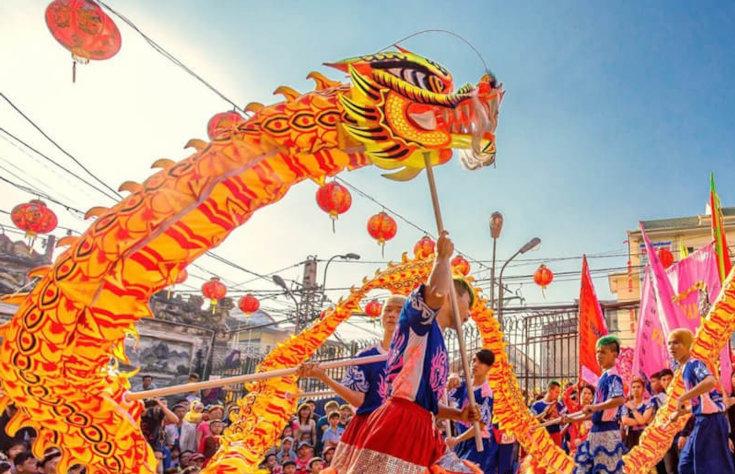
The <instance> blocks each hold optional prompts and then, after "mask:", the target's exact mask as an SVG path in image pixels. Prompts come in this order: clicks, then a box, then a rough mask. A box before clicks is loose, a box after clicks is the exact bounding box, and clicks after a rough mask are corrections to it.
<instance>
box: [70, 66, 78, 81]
mask: <svg viewBox="0 0 735 474" xmlns="http://www.w3.org/2000/svg"><path fill="white" fill-rule="evenodd" d="M71 82H72V84H76V82H77V62H76V61H73V62H72V63H71Z"/></svg>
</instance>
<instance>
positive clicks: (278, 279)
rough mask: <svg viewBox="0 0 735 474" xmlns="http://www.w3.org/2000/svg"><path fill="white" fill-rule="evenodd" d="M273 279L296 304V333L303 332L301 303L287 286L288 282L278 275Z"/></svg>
mask: <svg viewBox="0 0 735 474" xmlns="http://www.w3.org/2000/svg"><path fill="white" fill-rule="evenodd" d="M271 278H272V279H273V283H275V284H276V285H278V286H280V287H281V288H283V291H285V292H286V294H287V295H288V296H290V297H291V299H292V300H293V302H294V303H295V304H296V332H297V333H298V332H299V331H300V330H301V309H300V307H299V306H300V305H299V301H298V300H297V299H296V297H295V296H294V294H293V292H292V291H291V289H290V288H289V287H288V285H286V281H285V280H284V279H283V278H281V277H280V276H278V275H273V276H272V277H271Z"/></svg>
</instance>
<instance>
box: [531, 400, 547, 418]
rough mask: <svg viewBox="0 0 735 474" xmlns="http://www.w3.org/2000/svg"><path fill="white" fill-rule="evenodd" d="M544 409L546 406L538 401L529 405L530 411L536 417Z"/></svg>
mask: <svg viewBox="0 0 735 474" xmlns="http://www.w3.org/2000/svg"><path fill="white" fill-rule="evenodd" d="M545 409H546V404H544V403H543V402H541V401H538V402H536V403H534V404H533V405H531V411H532V412H534V413H535V414H536V415H538V414H540V413H541V412H542V411H544V410H545Z"/></svg>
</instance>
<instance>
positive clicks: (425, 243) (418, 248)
mask: <svg viewBox="0 0 735 474" xmlns="http://www.w3.org/2000/svg"><path fill="white" fill-rule="evenodd" d="M435 247H436V243H435V242H434V241H433V240H431V237H429V236H428V235H425V236H423V237H421V239H420V240H419V241H418V242H416V245H414V246H413V254H414V256H415V257H416V258H427V257H428V256H429V255H432V254H433V253H434V249H435Z"/></svg>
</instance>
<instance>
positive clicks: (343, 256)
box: [322, 252, 360, 291]
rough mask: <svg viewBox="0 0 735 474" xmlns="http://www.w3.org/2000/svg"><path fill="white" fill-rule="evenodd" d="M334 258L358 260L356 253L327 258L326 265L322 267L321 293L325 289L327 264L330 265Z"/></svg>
mask: <svg viewBox="0 0 735 474" xmlns="http://www.w3.org/2000/svg"><path fill="white" fill-rule="evenodd" d="M335 258H341V259H342V260H360V256H359V255H357V254H356V253H351V252H350V253H346V254H344V255H333V256H331V257H329V260H327V264H326V265H324V277H323V278H322V291H324V289H326V288H327V286H326V285H327V269H328V268H329V264H330V263H332V260H334V259H335Z"/></svg>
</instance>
